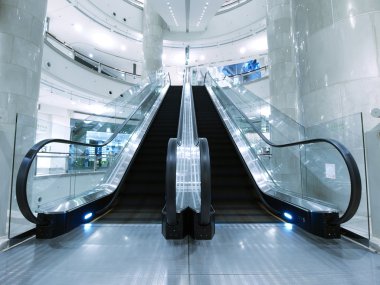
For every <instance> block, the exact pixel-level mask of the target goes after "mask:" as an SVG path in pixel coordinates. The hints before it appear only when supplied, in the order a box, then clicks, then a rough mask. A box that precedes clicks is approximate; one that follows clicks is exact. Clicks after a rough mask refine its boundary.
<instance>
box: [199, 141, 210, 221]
mask: <svg viewBox="0 0 380 285" xmlns="http://www.w3.org/2000/svg"><path fill="white" fill-rule="evenodd" d="M199 152H200V170H201V185H202V188H201V211H200V216H201V217H200V223H201V225H208V224H210V221H211V215H210V211H211V163H210V151H209V147H208V142H207V139H206V138H200V139H199Z"/></svg>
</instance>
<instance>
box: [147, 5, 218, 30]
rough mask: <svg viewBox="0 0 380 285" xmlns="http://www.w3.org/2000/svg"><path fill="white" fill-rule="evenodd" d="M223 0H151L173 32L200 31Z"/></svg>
mask: <svg viewBox="0 0 380 285" xmlns="http://www.w3.org/2000/svg"><path fill="white" fill-rule="evenodd" d="M224 2H225V0H213V1H211V0H191V1H190V0H153V1H151V3H152V5H153V7H154V9H155V10H156V11H157V13H159V14H160V16H161V17H162V18H163V19H164V21H165V22H166V24H167V25H168V27H169V30H170V31H173V32H184V33H189V32H202V31H204V30H206V28H207V24H208V22H209V21H210V20H211V18H212V17H214V16H215V14H216V13H217V12H218V11H219V9H220V8H221V7H222V5H223V3H224Z"/></svg>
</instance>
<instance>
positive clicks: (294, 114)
mask: <svg viewBox="0 0 380 285" xmlns="http://www.w3.org/2000/svg"><path fill="white" fill-rule="evenodd" d="M267 37H268V60H269V64H268V65H269V86H270V88H269V89H270V103H271V104H272V105H273V106H274V107H276V108H277V109H279V110H280V111H281V112H282V113H284V114H285V115H287V116H288V117H290V118H291V119H293V120H294V121H296V122H298V123H300V121H301V116H300V113H301V112H300V105H299V84H298V79H297V76H298V71H297V63H298V62H297V43H296V41H295V35H294V19H293V10H292V0H268V1H267ZM289 121H291V120H289ZM296 122H294V124H292V125H291V126H288V125H287V124H279V125H278V126H277V128H276V129H272V130H271V140H272V141H273V142H275V143H279V144H281V143H287V142H293V141H298V140H300V139H301V138H302V132H300V128H297V127H296V126H297V123H296ZM272 153H273V156H272V158H271V160H270V163H271V168H272V170H273V171H272V178H273V179H274V180H275V181H278V182H279V183H281V184H280V185H281V186H283V187H284V188H286V189H287V190H288V191H292V192H296V193H297V194H302V188H301V185H302V181H301V168H300V163H299V161H300V151H299V149H298V148H295V147H292V148H287V149H286V150H285V149H280V148H272Z"/></svg>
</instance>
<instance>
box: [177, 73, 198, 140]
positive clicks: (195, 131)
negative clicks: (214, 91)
mask: <svg viewBox="0 0 380 285" xmlns="http://www.w3.org/2000/svg"><path fill="white" fill-rule="evenodd" d="M187 83H188V84H190V72H189V69H186V72H185V74H184V84H183V89H182V98H181V107H180V111H179V112H180V113H179V121H178V131H177V144H178V145H179V146H180V145H182V130H183V121H184V120H183V116H184V113H183V107H184V104H185V92H186V88H185V86H186V84H187ZM190 100H191V115H192V118H193V119H192V124H193V140H194V145H195V146H198V145H199V137H198V127H197V119H196V116H195V108H194V98H193V90H192V88H191V84H190Z"/></svg>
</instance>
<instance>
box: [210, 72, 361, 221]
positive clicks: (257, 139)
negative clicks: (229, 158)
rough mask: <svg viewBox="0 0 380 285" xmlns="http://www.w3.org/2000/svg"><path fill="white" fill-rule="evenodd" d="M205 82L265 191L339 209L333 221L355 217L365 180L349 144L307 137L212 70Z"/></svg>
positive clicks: (317, 206) (319, 208)
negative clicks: (221, 79) (217, 77)
mask: <svg viewBox="0 0 380 285" xmlns="http://www.w3.org/2000/svg"><path fill="white" fill-rule="evenodd" d="M206 86H207V88H208V90H209V92H210V94H211V98H212V100H213V102H214V104H215V105H216V107H217V109H218V111H219V113H220V115H221V117H222V119H223V120H224V123H225V125H226V127H227V129H228V130H229V132H230V134H231V136H232V138H233V140H234V141H235V144H236V145H237V147H238V149H239V151H240V153H241V155H242V157H243V158H244V160H245V163H246V165H247V167H248V169H249V170H250V172H251V174H252V176H253V178H254V180H255V182H256V184H257V186H258V187H259V188H260V190H261V191H262V193H264V194H265V195H268V196H270V197H274V198H276V199H279V200H282V201H285V202H287V203H289V204H292V205H297V206H298V207H301V208H303V209H307V210H308V211H310V212H316V211H319V212H326V213H328V212H337V213H339V217H338V218H337V219H335V220H334V221H332V223H336V224H340V223H344V222H347V221H348V220H350V219H351V218H352V217H353V216H354V214H355V213H356V211H357V209H358V207H359V203H360V197H361V191H362V190H361V187H362V185H361V180H360V174H359V169H358V167H357V164H356V162H355V160H354V159H353V157H352V155H351V153H350V152H349V151H348V149H347V148H346V147H345V146H343V145H342V144H341V143H339V142H338V141H336V140H333V139H327V138H307V136H306V135H305V128H304V127H302V126H301V125H299V124H298V123H297V122H295V121H294V120H292V119H290V118H289V117H287V116H286V115H284V114H283V113H281V112H280V111H279V110H277V109H276V108H274V107H273V106H271V105H270V104H269V103H267V102H265V101H264V100H262V99H260V98H258V97H256V96H254V95H253V94H248V92H249V91H247V90H246V89H244V88H243V87H241V86H240V87H236V88H235V87H232V86H231V85H230V84H229V83H228V82H224V81H223V82H222V81H221V82H217V80H214V79H213V78H212V76H210V74H208V75H207V76H206ZM248 97H249V98H248ZM245 100H247V101H249V107H247V106H244V105H245V103H244V101H245ZM358 135H359V136H360V135H361V134H358ZM279 214H281V216H283V213H279ZM285 219H286V216H285Z"/></svg>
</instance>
